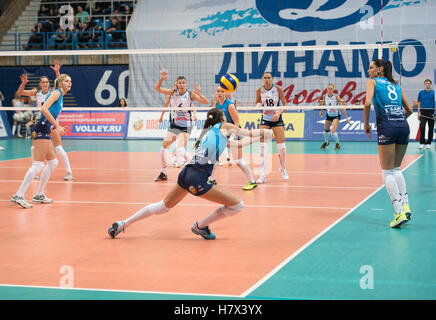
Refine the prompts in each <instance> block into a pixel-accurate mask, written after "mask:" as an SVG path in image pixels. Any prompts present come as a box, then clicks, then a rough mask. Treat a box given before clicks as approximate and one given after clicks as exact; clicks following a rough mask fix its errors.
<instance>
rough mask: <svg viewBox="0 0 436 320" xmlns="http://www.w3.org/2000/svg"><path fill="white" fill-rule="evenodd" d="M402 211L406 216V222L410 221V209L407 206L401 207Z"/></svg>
mask: <svg viewBox="0 0 436 320" xmlns="http://www.w3.org/2000/svg"><path fill="white" fill-rule="evenodd" d="M403 211H404V213H405V214H406V217H407V220H412V213H411V212H410V207H409V205H408V204H405V205H404V206H403Z"/></svg>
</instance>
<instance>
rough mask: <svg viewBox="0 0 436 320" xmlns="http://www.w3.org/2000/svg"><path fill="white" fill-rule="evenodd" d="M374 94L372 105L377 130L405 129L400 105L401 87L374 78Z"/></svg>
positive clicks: (405, 122) (384, 79)
mask: <svg viewBox="0 0 436 320" xmlns="http://www.w3.org/2000/svg"><path fill="white" fill-rule="evenodd" d="M374 80H375V83H376V85H375V92H374V97H373V98H372V104H373V105H374V109H375V112H376V122H377V127H378V128H389V127H407V126H408V125H409V124H408V123H407V120H406V117H405V115H404V112H403V106H402V104H401V87H400V86H399V85H397V84H393V83H391V82H390V81H388V79H386V78H374Z"/></svg>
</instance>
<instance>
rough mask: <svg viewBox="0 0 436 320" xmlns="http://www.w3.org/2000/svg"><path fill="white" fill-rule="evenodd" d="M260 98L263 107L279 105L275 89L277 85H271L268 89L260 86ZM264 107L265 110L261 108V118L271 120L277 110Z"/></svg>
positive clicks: (277, 93)
mask: <svg viewBox="0 0 436 320" xmlns="http://www.w3.org/2000/svg"><path fill="white" fill-rule="evenodd" d="M260 98H261V101H262V104H263V106H264V107H277V106H279V105H280V97H279V92H278V91H277V87H276V86H275V85H273V87H272V88H271V89H269V90H267V89H265V87H262V88H261V89H260ZM265 109H266V110H263V114H262V117H263V120H266V121H272V120H273V117H274V115H275V114H276V113H277V112H278V110H267V109H268V108H265Z"/></svg>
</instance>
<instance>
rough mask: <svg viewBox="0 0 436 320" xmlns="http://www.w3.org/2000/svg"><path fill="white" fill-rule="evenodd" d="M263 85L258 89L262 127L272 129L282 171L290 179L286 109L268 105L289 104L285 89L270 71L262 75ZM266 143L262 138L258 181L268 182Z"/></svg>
mask: <svg viewBox="0 0 436 320" xmlns="http://www.w3.org/2000/svg"><path fill="white" fill-rule="evenodd" d="M262 80H263V86H261V87H259V88H258V89H257V90H256V106H263V107H264V110H263V112H262V120H261V122H260V128H261V129H272V130H273V133H274V137H275V138H276V145H277V150H278V153H279V160H280V172H281V174H282V178H283V179H284V180H288V179H289V176H288V172H287V171H286V143H285V124H284V122H283V119H282V113H283V112H285V110H284V109H283V110H268V107H277V106H280V103H281V104H282V105H283V106H287V104H288V103H287V101H286V98H285V95H284V94H283V89H282V88H281V87H280V86H277V85H275V84H273V77H272V74H271V73H270V72H265V73H264V74H263V77H262ZM266 145H267V143H266V142H265V141H263V140H262V139H261V140H260V170H261V173H260V177H259V179H258V180H257V183H265V182H266V160H265V153H266Z"/></svg>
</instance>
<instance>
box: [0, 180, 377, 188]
mask: <svg viewBox="0 0 436 320" xmlns="http://www.w3.org/2000/svg"><path fill="white" fill-rule="evenodd" d="M21 182H22V180H0V183H21ZM51 183H53V184H65V183H73V184H97V185H129V184H132V185H150V186H159V185H170V186H172V184H167V183H165V184H161V183H159V182H109V181H107V182H103V181H76V180H75V181H72V182H70V181H68V182H65V181H63V180H53V181H49V184H51ZM219 185H220V186H225V187H241V185H242V184H224V183H220V184H219ZM259 186H262V188H297V189H356V190H363V189H367V190H373V189H374V188H375V187H362V186H353V187H351V186H298V185H286V184H259Z"/></svg>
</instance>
